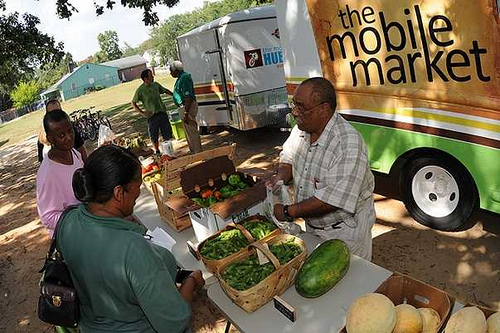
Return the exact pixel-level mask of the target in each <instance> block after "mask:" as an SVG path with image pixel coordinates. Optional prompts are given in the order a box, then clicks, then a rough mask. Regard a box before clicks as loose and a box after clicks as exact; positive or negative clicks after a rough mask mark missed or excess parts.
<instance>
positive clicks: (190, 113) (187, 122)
mask: <svg viewBox="0 0 500 333" xmlns="http://www.w3.org/2000/svg"><path fill="white" fill-rule="evenodd" d="M170 74H171V75H172V76H173V77H175V78H177V81H175V86H174V94H173V97H174V103H175V105H177V106H178V107H179V114H180V115H181V117H182V125H183V127H184V132H185V133H186V139H187V142H188V145H189V150H190V151H191V153H193V154H196V153H199V152H200V151H201V138H200V133H199V132H198V123H197V122H196V115H197V114H198V102H196V96H195V94H194V85H193V79H192V78H191V75H190V74H188V73H186V72H185V71H184V66H183V65H182V62H180V61H174V62H172V64H171V65H170Z"/></svg>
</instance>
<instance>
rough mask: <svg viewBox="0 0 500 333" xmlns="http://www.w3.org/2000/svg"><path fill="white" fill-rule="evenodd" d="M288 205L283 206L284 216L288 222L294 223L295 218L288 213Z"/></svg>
mask: <svg viewBox="0 0 500 333" xmlns="http://www.w3.org/2000/svg"><path fill="white" fill-rule="evenodd" d="M288 207H289V206H288V205H284V206H283V216H284V217H285V220H286V221H287V222H293V217H292V216H291V215H290V213H288Z"/></svg>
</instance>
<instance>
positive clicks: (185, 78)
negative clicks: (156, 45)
mask: <svg viewBox="0 0 500 333" xmlns="http://www.w3.org/2000/svg"><path fill="white" fill-rule="evenodd" d="M173 95H174V96H173V97H174V103H175V105H177V106H180V105H182V104H184V101H185V99H186V98H188V97H189V98H191V99H192V100H194V101H196V96H195V94H194V84H193V79H191V74H188V73H186V72H184V71H182V72H181V74H180V75H179V77H178V78H177V81H175V85H174V91H173Z"/></svg>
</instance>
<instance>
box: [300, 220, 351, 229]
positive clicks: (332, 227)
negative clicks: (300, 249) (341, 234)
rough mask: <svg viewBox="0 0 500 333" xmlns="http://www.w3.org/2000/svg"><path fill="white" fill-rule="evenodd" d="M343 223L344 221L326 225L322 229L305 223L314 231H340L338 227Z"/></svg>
mask: <svg viewBox="0 0 500 333" xmlns="http://www.w3.org/2000/svg"><path fill="white" fill-rule="evenodd" d="M342 223H344V221H340V222H337V223H334V224H330V225H327V226H324V227H316V226H314V225H310V224H309V223H307V222H306V224H307V226H308V227H310V228H312V229H315V230H328V229H332V230H335V229H341V228H342V227H340V226H339V225H340V224H342Z"/></svg>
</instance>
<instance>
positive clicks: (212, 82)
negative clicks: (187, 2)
mask: <svg viewBox="0 0 500 333" xmlns="http://www.w3.org/2000/svg"><path fill="white" fill-rule="evenodd" d="M177 44H178V47H179V56H180V58H181V61H182V62H183V64H184V70H185V71H186V72H188V73H190V74H191V77H192V78H193V82H194V88H195V93H196V99H197V101H198V106H199V112H198V117H197V118H198V119H197V120H198V124H199V125H200V126H215V125H227V124H229V122H230V121H229V109H228V106H229V105H228V102H229V99H228V96H227V87H226V85H225V77H224V76H223V68H222V60H221V54H220V52H219V50H220V48H219V46H218V43H217V36H216V30H214V29H210V30H205V31H202V32H194V33H192V34H189V35H184V36H181V37H179V38H178V39H177Z"/></svg>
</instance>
